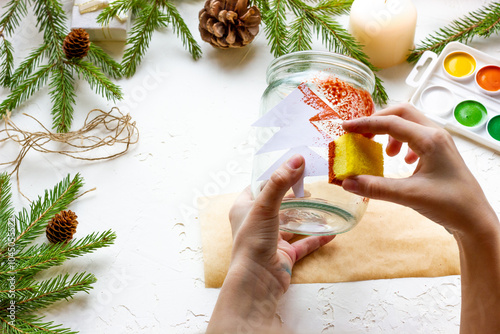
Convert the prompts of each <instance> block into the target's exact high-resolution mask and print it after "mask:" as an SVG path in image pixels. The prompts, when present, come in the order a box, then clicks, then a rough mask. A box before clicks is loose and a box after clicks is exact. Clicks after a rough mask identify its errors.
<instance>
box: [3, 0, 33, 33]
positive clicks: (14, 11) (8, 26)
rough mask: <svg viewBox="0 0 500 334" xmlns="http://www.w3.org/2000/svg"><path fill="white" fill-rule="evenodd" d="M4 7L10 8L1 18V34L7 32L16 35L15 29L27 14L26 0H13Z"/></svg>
mask: <svg viewBox="0 0 500 334" xmlns="http://www.w3.org/2000/svg"><path fill="white" fill-rule="evenodd" d="M3 8H8V9H7V11H6V12H5V13H4V14H3V15H2V18H1V19H0V34H1V33H2V32H6V33H7V34H9V35H10V36H13V35H14V30H15V29H16V27H17V26H18V25H19V23H20V21H21V19H22V18H23V17H24V16H26V14H27V13H28V10H27V8H26V0H11V1H10V2H9V3H7V4H6V5H5V6H4V7H3Z"/></svg>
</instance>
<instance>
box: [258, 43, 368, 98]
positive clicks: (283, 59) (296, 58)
mask: <svg viewBox="0 0 500 334" xmlns="http://www.w3.org/2000/svg"><path fill="white" fill-rule="evenodd" d="M311 58H314V59H311ZM312 60H314V62H315V63H320V64H329V65H335V66H340V67H344V68H349V69H350V70H351V71H354V72H355V73H357V74H358V75H359V76H361V77H362V78H363V79H365V80H366V81H367V83H369V87H371V89H370V93H373V90H374V89H375V75H374V74H373V71H372V70H371V69H370V68H369V67H368V66H367V65H366V64H364V63H362V62H360V61H359V60H357V59H354V58H352V57H349V56H345V55H342V54H339V53H335V52H331V51H314V50H306V51H295V52H291V53H287V54H285V55H283V56H280V57H278V58H275V59H274V60H273V61H272V62H271V63H270V64H269V66H268V67H267V70H266V78H267V83H268V84H269V83H270V80H269V78H270V77H271V74H272V73H275V72H276V71H278V70H280V69H282V68H284V67H287V66H289V65H291V64H300V63H311V61H312Z"/></svg>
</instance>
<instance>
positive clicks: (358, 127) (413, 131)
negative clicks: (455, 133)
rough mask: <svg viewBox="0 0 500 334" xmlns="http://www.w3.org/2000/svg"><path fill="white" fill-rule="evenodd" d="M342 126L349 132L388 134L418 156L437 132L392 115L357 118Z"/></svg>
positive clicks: (423, 151) (425, 149) (424, 150)
mask: <svg viewBox="0 0 500 334" xmlns="http://www.w3.org/2000/svg"><path fill="white" fill-rule="evenodd" d="M343 126H344V129H345V130H346V131H349V132H356V133H365V132H371V133H375V134H389V135H390V136H391V137H392V138H394V139H395V140H397V141H399V142H407V143H408V145H409V147H410V148H411V149H412V150H413V151H414V152H415V153H416V154H417V155H418V156H421V155H422V154H424V153H425V152H426V151H427V149H428V147H429V145H428V144H429V138H431V137H433V134H434V132H436V131H439V129H435V128H429V127H427V126H424V125H420V124H417V123H414V122H412V121H408V120H406V119H403V118H401V117H398V116H394V115H390V116H370V117H363V118H358V119H355V120H351V121H345V122H344V123H343ZM391 153H393V152H391Z"/></svg>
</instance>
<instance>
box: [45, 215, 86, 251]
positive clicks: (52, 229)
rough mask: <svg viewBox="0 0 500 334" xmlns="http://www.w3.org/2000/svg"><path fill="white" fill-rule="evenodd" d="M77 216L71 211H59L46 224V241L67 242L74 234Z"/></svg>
mask: <svg viewBox="0 0 500 334" xmlns="http://www.w3.org/2000/svg"><path fill="white" fill-rule="evenodd" d="M76 218H78V217H77V215H75V213H74V212H73V211H71V210H68V211H61V212H60V213H58V214H56V215H55V216H54V218H52V220H51V221H50V222H49V223H48V224H47V229H46V234H47V239H49V241H50V242H52V243H54V244H55V243H58V242H68V241H69V240H71V239H73V234H75V232H76V225H78V222H77V221H76Z"/></svg>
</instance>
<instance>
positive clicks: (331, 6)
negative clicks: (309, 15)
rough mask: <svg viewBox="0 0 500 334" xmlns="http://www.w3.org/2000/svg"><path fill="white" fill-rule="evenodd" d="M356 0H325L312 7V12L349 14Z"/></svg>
mask: <svg viewBox="0 0 500 334" xmlns="http://www.w3.org/2000/svg"><path fill="white" fill-rule="evenodd" d="M353 1H354V0H324V1H321V2H319V3H318V4H317V5H316V6H314V7H310V9H309V10H310V11H311V12H320V13H323V14H328V15H332V16H337V15H343V14H348V13H349V10H350V9H351V6H352V2H353Z"/></svg>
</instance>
